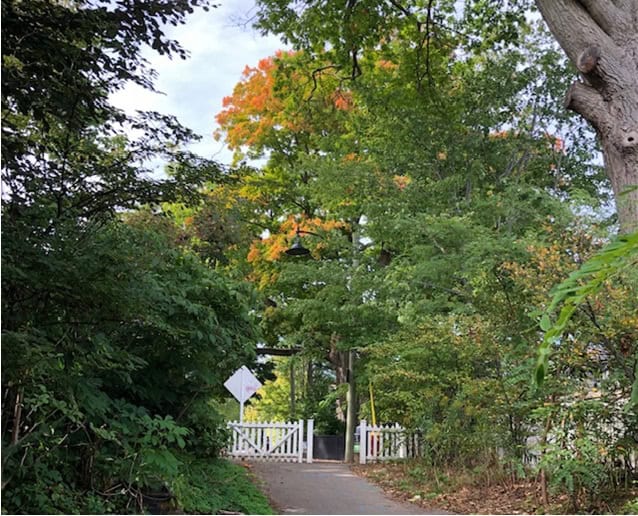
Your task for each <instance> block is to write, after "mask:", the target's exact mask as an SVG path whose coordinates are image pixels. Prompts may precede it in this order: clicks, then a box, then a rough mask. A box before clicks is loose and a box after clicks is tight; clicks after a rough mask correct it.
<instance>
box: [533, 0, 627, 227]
mask: <svg viewBox="0 0 638 516" xmlns="http://www.w3.org/2000/svg"><path fill="white" fill-rule="evenodd" d="M536 4H537V6H538V8H539V10H540V12H541V14H542V16H543V18H544V19H545V22H546V23H547V25H548V27H549V29H550V31H551V32H552V34H553V35H554V37H555V38H556V40H557V41H558V43H559V44H560V46H561V47H562V48H563V50H564V51H565V53H566V54H567V56H568V57H569V59H570V60H571V61H572V63H574V65H576V68H578V70H579V71H580V73H581V77H582V81H578V82H575V83H574V84H572V86H571V88H570V89H569V92H568V93H567V97H566V99H565V106H566V107H567V108H569V109H571V110H573V111H575V112H576V113H579V114H580V115H582V116H583V117H584V118H585V119H586V120H588V121H589V122H590V123H591V125H592V126H593V127H594V129H595V130H596V133H597V134H598V137H599V138H600V141H601V144H602V149H603V155H604V158H605V169H606V172H607V176H608V177H609V179H610V181H611V185H612V188H613V190H614V196H615V199H616V207H617V210H618V218H619V221H620V227H621V232H623V233H629V232H633V231H636V230H638V0H536Z"/></svg>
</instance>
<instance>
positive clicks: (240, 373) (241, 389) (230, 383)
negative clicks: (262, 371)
mask: <svg viewBox="0 0 638 516" xmlns="http://www.w3.org/2000/svg"><path fill="white" fill-rule="evenodd" d="M224 387H226V388H227V389H228V390H229V391H230V393H231V394H232V395H233V396H235V398H236V399H237V401H239V403H244V401H246V400H247V399H248V398H250V397H251V396H252V395H253V394H255V393H256V392H257V390H259V388H261V382H260V381H259V380H257V378H255V375H254V374H253V373H252V372H251V371H250V369H248V368H247V367H246V366H241V367H240V368H239V369H237V371H235V372H234V373H233V375H232V376H231V377H230V378H229V379H228V380H226V382H225V383H224Z"/></svg>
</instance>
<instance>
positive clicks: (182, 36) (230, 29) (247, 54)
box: [112, 0, 284, 164]
mask: <svg viewBox="0 0 638 516" xmlns="http://www.w3.org/2000/svg"><path fill="white" fill-rule="evenodd" d="M253 9H254V2H253V0H225V1H223V3H222V4H221V5H220V6H219V7H217V8H216V9H211V10H210V11H209V12H204V11H203V10H197V11H195V13H193V14H192V15H190V16H189V17H188V18H187V21H186V24H185V25H182V26H179V27H170V26H169V29H167V34H169V35H170V36H171V37H172V38H174V39H176V40H177V41H179V42H180V43H181V45H182V46H183V47H184V48H185V49H187V50H188V51H189V52H190V54H191V55H190V58H189V59H187V60H181V59H178V58H175V59H173V60H170V59H168V58H166V57H161V56H158V55H157V54H156V53H154V52H152V51H150V50H148V51H147V52H144V56H145V57H146V58H147V59H148V60H149V61H150V62H151V64H152V66H153V68H155V69H156V70H157V71H158V73H159V78H158V79H157V81H156V88H157V89H158V90H159V91H161V92H163V93H164V95H159V94H153V93H150V92H148V91H146V90H143V89H142V88H139V87H128V88H126V89H124V90H122V91H121V92H118V93H117V94H116V95H114V96H113V97H112V100H113V103H114V104H115V105H117V106H119V107H121V108H123V109H126V110H127V111H134V110H136V109H141V110H154V111H159V112H161V113H163V114H167V115H175V116H176V117H177V118H178V119H179V121H180V122H181V123H182V124H183V125H185V126H186V127H189V128H190V129H192V130H194V131H195V132H196V133H198V134H200V135H202V136H203V139H202V141H201V142H199V143H197V144H196V145H194V146H193V148H192V150H194V151H196V152H197V153H198V154H200V155H201V156H203V157H205V158H212V159H215V160H217V161H219V162H221V163H226V164H229V163H230V161H231V159H232V153H231V152H230V151H229V150H228V149H226V148H225V145H224V144H223V143H222V142H216V141H215V140H214V139H213V137H212V133H213V131H214V130H215V127H216V123H215V115H216V114H217V113H218V112H219V111H220V110H221V109H222V98H223V97H225V96H226V95H230V94H231V93H232V91H233V87H234V86H235V84H236V83H237V82H238V81H239V79H240V78H241V74H242V71H243V69H244V67H245V66H246V65H250V66H254V65H256V64H257V62H258V61H259V59H261V58H263V57H266V56H269V55H272V54H274V53H275V51H276V50H278V49H280V48H284V45H283V44H282V43H281V42H280V41H279V39H278V38H276V37H273V36H269V37H262V36H260V35H259V33H257V32H256V31H254V30H253V29H252V28H251V27H250V25H249V24H248V25H246V24H241V23H240V20H246V19H247V18H249V17H250V16H251V13H252V12H253Z"/></svg>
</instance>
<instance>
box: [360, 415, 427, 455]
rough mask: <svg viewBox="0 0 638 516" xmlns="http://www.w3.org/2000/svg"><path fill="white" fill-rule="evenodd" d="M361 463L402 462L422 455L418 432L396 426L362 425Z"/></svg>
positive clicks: (363, 421)
mask: <svg viewBox="0 0 638 516" xmlns="http://www.w3.org/2000/svg"><path fill="white" fill-rule="evenodd" d="M360 429H361V430H360V432H361V433H360V436H361V437H360V442H359V462H360V463H361V464H366V463H367V462H377V461H386V460H400V459H407V458H412V457H419V456H420V455H421V451H422V450H421V449H422V443H421V436H420V434H419V433H418V432H410V431H407V430H406V429H405V428H403V427H401V426H399V424H398V423H397V424H395V425H379V426H368V424H367V422H366V420H365V419H364V420H362V421H361V423H360Z"/></svg>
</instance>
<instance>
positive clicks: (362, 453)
mask: <svg viewBox="0 0 638 516" xmlns="http://www.w3.org/2000/svg"><path fill="white" fill-rule="evenodd" d="M367 432H368V430H367V428H366V420H365V419H362V420H361V421H360V422H359V464H365V463H366V455H367V454H368V450H367V446H366V445H367V444H368V435H367Z"/></svg>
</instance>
